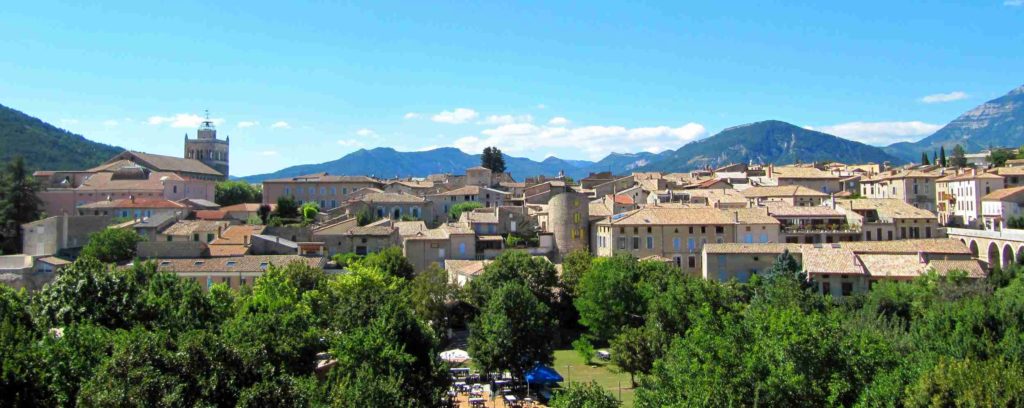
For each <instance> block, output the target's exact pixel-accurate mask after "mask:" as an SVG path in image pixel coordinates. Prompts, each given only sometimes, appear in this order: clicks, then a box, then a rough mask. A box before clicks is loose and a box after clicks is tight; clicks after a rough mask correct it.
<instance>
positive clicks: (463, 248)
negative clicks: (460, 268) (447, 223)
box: [459, 242, 466, 255]
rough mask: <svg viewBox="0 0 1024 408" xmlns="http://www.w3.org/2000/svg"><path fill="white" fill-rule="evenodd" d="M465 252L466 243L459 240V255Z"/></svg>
mask: <svg viewBox="0 0 1024 408" xmlns="http://www.w3.org/2000/svg"><path fill="white" fill-rule="evenodd" d="M465 254H466V243H465V242H460V243H459V255H465Z"/></svg>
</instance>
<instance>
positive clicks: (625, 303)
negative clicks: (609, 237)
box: [574, 255, 646, 340]
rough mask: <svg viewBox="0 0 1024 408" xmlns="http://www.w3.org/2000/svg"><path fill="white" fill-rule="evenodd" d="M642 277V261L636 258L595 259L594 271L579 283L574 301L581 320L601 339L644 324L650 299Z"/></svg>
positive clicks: (592, 333)
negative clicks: (640, 263) (642, 283)
mask: <svg viewBox="0 0 1024 408" xmlns="http://www.w3.org/2000/svg"><path fill="white" fill-rule="evenodd" d="M640 280H641V273H640V266H639V262H638V261H637V260H636V258H634V257H631V256H628V255H617V256H615V257H612V258H597V259H594V261H593V264H592V265H591V268H590V272H587V273H586V274H584V275H583V278H582V279H580V283H579V285H578V286H577V288H578V289H577V297H576V299H575V301H574V304H575V305H576V310H578V311H579V313H580V323H581V324H582V325H584V326H586V327H587V329H588V330H589V331H590V334H591V335H593V336H594V337H595V338H596V339H598V340H609V339H612V338H614V337H615V336H616V335H617V334H618V333H619V332H620V331H621V330H623V329H625V328H627V327H636V326H640V325H642V324H643V316H644V313H645V312H646V299H644V296H643V293H642V292H643V291H642V289H641V288H640V286H639V283H640Z"/></svg>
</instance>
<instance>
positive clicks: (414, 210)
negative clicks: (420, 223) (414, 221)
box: [412, 207, 420, 218]
mask: <svg viewBox="0 0 1024 408" xmlns="http://www.w3.org/2000/svg"><path fill="white" fill-rule="evenodd" d="M412 216H413V217H415V218H420V207H412Z"/></svg>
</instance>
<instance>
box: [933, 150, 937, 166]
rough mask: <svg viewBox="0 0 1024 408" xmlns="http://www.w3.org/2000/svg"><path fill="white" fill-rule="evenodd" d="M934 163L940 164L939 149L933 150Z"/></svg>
mask: <svg viewBox="0 0 1024 408" xmlns="http://www.w3.org/2000/svg"><path fill="white" fill-rule="evenodd" d="M932 164H934V165H938V164H939V151H938V150H932Z"/></svg>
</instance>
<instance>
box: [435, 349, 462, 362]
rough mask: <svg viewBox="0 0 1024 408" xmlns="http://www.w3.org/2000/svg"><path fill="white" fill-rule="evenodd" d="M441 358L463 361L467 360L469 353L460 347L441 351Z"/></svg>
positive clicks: (448, 360)
mask: <svg viewBox="0 0 1024 408" xmlns="http://www.w3.org/2000/svg"><path fill="white" fill-rule="evenodd" d="M441 359H442V360H444V361H447V362H449V363H464V362H466V360H469V353H467V352H466V350H460V349H451V350H446V351H442V352H441Z"/></svg>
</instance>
